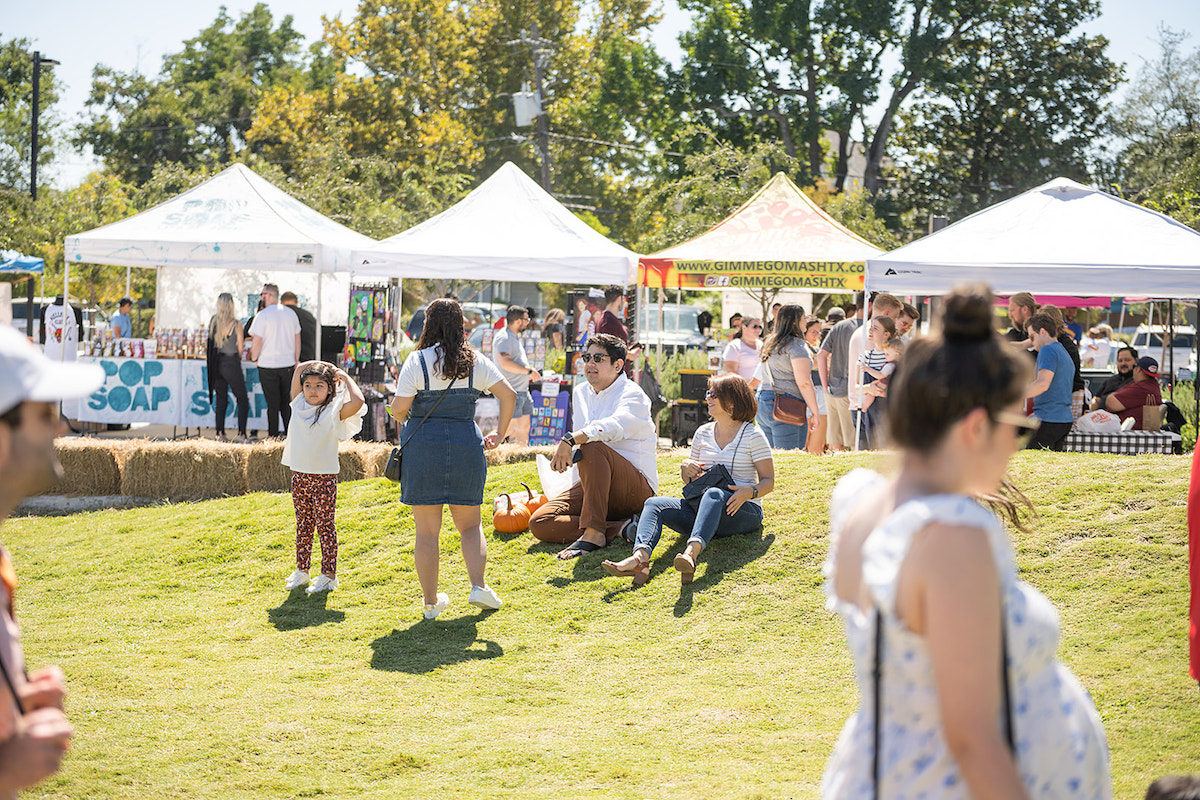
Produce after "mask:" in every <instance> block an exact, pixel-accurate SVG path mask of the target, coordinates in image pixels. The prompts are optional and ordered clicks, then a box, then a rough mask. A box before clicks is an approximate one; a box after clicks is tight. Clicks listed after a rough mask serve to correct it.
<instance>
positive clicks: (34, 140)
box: [29, 50, 59, 200]
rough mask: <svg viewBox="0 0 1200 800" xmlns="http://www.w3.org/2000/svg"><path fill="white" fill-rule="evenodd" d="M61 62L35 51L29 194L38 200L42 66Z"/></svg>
mask: <svg viewBox="0 0 1200 800" xmlns="http://www.w3.org/2000/svg"><path fill="white" fill-rule="evenodd" d="M57 63H59V62H57V61H55V60H54V59H53V58H42V54H41V53H39V52H38V51H36V50H35V51H33V103H32V104H31V107H32V109H33V111H32V116H33V119H32V124H31V125H30V143H29V196H30V197H31V198H33V199H34V200H37V163H38V101H39V100H41V93H42V86H41V83H42V67H50V66H54V65H55V64H57Z"/></svg>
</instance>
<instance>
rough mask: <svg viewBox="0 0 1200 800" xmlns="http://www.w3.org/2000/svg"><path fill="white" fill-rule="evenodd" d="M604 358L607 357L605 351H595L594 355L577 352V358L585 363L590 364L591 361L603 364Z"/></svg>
mask: <svg viewBox="0 0 1200 800" xmlns="http://www.w3.org/2000/svg"><path fill="white" fill-rule="evenodd" d="M606 358H608V355H606V354H605V353H596V354H595V355H592V354H591V353H580V354H579V360H580V361H582V362H583V363H585V364H591V363H593V362H594V363H596V364H603V363H604V359H606Z"/></svg>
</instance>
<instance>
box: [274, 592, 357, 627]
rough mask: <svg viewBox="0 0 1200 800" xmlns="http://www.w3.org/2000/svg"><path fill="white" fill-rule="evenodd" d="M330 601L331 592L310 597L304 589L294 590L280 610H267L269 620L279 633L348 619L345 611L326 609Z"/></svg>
mask: <svg viewBox="0 0 1200 800" xmlns="http://www.w3.org/2000/svg"><path fill="white" fill-rule="evenodd" d="M328 601H329V592H321V593H319V594H315V595H312V596H311V597H310V596H309V595H307V594H305V592H304V589H293V590H292V591H291V593H290V594H288V597H287V599H286V600H284V601H283V603H282V604H280V606H279V607H278V608H269V609H267V619H268V620H269V621H270V623H271V624H272V625H274V626H275V630H277V631H297V630H300V629H301V628H314V627H316V626H317V625H324V624H325V623H326V622H341V621H342V620H344V619H346V612H345V611H338V610H336V609H332V608H326V607H325V604H326V603H327V602H328Z"/></svg>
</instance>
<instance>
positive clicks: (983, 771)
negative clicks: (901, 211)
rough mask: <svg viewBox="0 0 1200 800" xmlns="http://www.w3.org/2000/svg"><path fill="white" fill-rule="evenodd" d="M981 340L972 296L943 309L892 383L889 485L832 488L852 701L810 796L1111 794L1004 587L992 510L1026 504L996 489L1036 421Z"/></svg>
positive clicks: (1037, 614) (1090, 731)
mask: <svg viewBox="0 0 1200 800" xmlns="http://www.w3.org/2000/svg"><path fill="white" fill-rule="evenodd" d="M992 325H993V323H992V295H991V292H989V291H988V290H987V288H986V287H984V286H982V285H977V286H971V287H966V288H960V289H957V290H955V291H954V292H952V293H951V294H950V295H949V297H947V299H946V302H945V308H944V318H943V320H942V324H941V330H939V331H937V332H936V333H934V334H933V335H931V336H929V337H925V338H920V339H916V340H914V341H913V342H912V343H911V344H909V346H908V348H907V349H906V351H905V353H904V355H903V356H902V357H901V359H900V362H899V366H898V367H897V369H896V372H895V375H894V376H893V378H892V379H891V382H890V386H889V392H888V396H889V399H890V405H889V415H888V420H889V423H890V433H891V441H892V443H893V444H894V446H895V447H896V448H897V449H898V450H899V451H900V457H899V465H900V468H899V471H898V472H897V473H896V474H895V475H894V476H892V477H886V478H885V477H883V476H881V475H878V474H876V473H874V472H871V471H869V470H865V469H857V470H854V471H853V472H851V473H849V474H847V475H846V476H845V477H843V478H842V479H841V480H840V481H839V482H838V485H837V488H836V489H835V490H834V495H833V502H832V503H831V506H830V519H831V541H830V548H829V556H828V559H827V561H826V564H825V575H826V579H827V580H826V586H825V591H826V596H827V598H828V605H829V607H830V608H831V609H833V610H836V611H837V612H838V613H839V614H840V615H841V617H842V622H843V625H844V627H845V630H846V638H847V640H848V644H849V646H850V651H851V654H852V655H853V658H854V662H855V673H856V676H857V680H858V683H859V690H860V691H859V694H860V697H861V698H862V701H861V706H860V708H859V710H858V711H857V713H855V714H854V715H853V716H851V717H850V719H849V720H848V721H847V722H846V725H845V727H844V728H843V730H842V734H841V737H840V738H839V740H838V743H837V746H836V747H835V748H834V752H833V755H832V756H831V757H830V759H829V762H828V764H827V766H826V770H825V775H824V778H823V779H822V787H821V789H822V795H823V797H825V798H854V800H861V799H862V798H870V797H878V798H889V799H893V798H917V797H926V798H939V799H941V800H955V799H957V798H961V799H962V800H967V798H972V799H973V800H984V799H985V798H1051V797H1052V798H1056V800H1068V799H1069V800H1091V799H1093V798H1096V799H1098V800H1106V799H1107V798H1110V797H1111V796H1112V784H1111V778H1110V773H1109V757H1108V744H1107V741H1106V739H1105V735H1104V729H1103V727H1102V726H1101V723H1100V718H1099V716H1098V715H1097V713H1096V709H1095V707H1094V706H1093V704H1092V701H1091V698H1090V697H1089V696H1088V694H1087V692H1086V691H1085V690H1084V689H1083V687H1082V686H1081V685H1080V684H1079V682H1078V681H1077V680H1076V679H1075V677H1074V676H1073V675H1072V674H1071V672H1070V671H1069V670H1068V669H1067V668H1066V667H1065V666H1063V665H1062V664H1061V663H1059V662H1058V661H1056V660H1055V658H1054V652H1055V649H1056V648H1057V646H1058V616H1057V614H1056V612H1055V610H1054V608H1053V606H1052V605H1051V604H1050V602H1049V601H1048V600H1047V599H1046V597H1045V596H1043V595H1042V594H1041V593H1039V592H1038V591H1037V590H1035V589H1034V588H1033V587H1031V586H1029V585H1028V584H1026V583H1024V582H1022V581H1021V580H1019V579H1018V578H1017V571H1016V563H1015V553H1014V550H1013V546H1012V543H1011V542H1010V540H1009V536H1008V533H1007V531H1006V530H1005V526H1004V523H1002V522H1001V520H1000V518H999V517H998V516H997V513H996V512H997V511H999V512H1002V513H1003V514H1004V516H1005V517H1006V519H1007V520H1008V521H1009V523H1010V524H1013V525H1015V526H1017V527H1021V519H1022V514H1021V513H1020V512H1022V511H1023V510H1025V509H1026V508H1027V506H1028V502H1027V501H1026V500H1025V498H1024V497H1023V496H1021V495H1020V493H1019V492H1016V491H1015V490H1013V489H1012V488H1011V487H1008V486H1007V485H1006V484H1005V482H1004V475H1005V472H1006V470H1007V468H1008V461H1009V458H1010V457H1011V456H1012V454H1013V453H1015V452H1016V451H1017V450H1019V449H1020V447H1021V439H1022V438H1024V437H1025V436H1026V435H1028V434H1030V433H1031V432H1032V431H1033V430H1035V429H1036V425H1037V421H1036V420H1030V419H1029V418H1027V417H1026V416H1025V415H1024V414H1023V413H1022V408H1023V395H1024V391H1025V388H1026V386H1027V385H1028V383H1029V380H1030V376H1031V369H1030V364H1029V359H1028V356H1026V355H1024V354H1022V353H1019V352H1013V351H1012V349H1011V347H1007V346H1005V345H1004V343H1003V342H1002V341H1001V340H1000V338H999V337H998V336H997V334H996V332H995V330H994V329H993V327H992ZM1014 497H1015V498H1016V500H1017V501H1020V504H1018V502H1014V500H1013V499H1011V498H1014Z"/></svg>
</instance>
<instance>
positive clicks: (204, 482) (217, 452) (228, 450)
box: [121, 439, 246, 500]
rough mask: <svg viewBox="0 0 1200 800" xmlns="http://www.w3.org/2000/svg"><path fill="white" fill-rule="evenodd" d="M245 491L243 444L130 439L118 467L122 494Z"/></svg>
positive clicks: (199, 495) (194, 495)
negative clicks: (121, 465)
mask: <svg viewBox="0 0 1200 800" xmlns="http://www.w3.org/2000/svg"><path fill="white" fill-rule="evenodd" d="M245 492H246V448H245V447H243V446H241V445H235V444H224V443H222V442H214V441H211V440H207V439H190V440H188V441H183V442H154V441H150V440H149V439H133V440H130V442H129V449H128V452H127V455H126V456H125V463H124V465H123V467H122V469H121V494H123V495H127V496H130V497H162V498H168V499H171V500H205V499H208V498H212V497H229V496H232V495H239V494H244V493H245Z"/></svg>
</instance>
